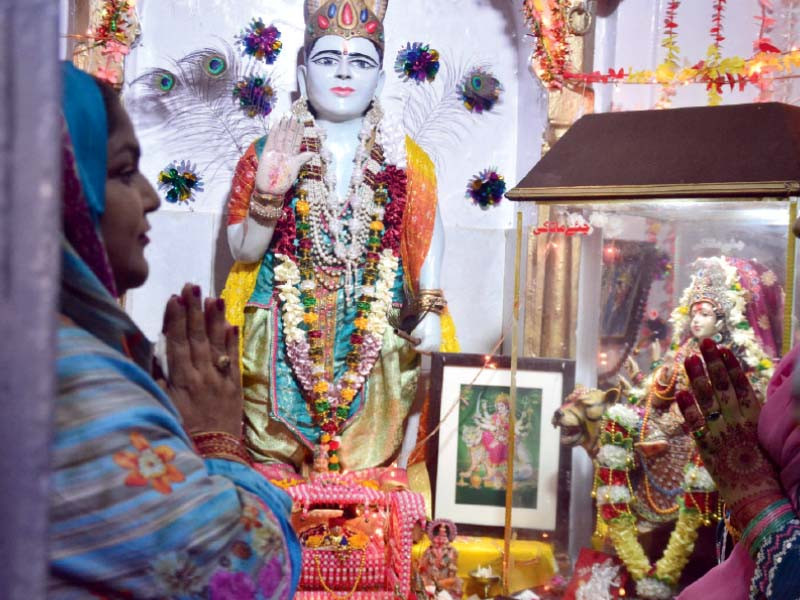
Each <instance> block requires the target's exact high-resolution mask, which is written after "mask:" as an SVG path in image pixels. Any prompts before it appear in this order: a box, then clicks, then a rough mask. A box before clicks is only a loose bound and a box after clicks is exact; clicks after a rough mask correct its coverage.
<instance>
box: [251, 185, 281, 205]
mask: <svg viewBox="0 0 800 600" xmlns="http://www.w3.org/2000/svg"><path fill="white" fill-rule="evenodd" d="M250 199H251V200H255V201H256V202H257V203H258V204H261V205H262V206H265V205H266V206H283V196H280V195H277V194H262V193H261V192H259V191H258V190H257V189H255V188H253V193H252V194H251V195H250Z"/></svg>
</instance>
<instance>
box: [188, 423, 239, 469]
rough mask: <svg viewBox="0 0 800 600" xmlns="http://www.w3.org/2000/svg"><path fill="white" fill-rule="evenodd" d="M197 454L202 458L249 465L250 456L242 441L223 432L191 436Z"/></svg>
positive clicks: (208, 432)
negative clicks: (220, 459)
mask: <svg viewBox="0 0 800 600" xmlns="http://www.w3.org/2000/svg"><path fill="white" fill-rule="evenodd" d="M191 437H192V441H193V442H194V447H195V448H196V449H197V453H198V454H199V455H200V456H202V457H203V458H222V459H225V460H232V461H234V462H238V463H241V464H243V465H250V463H251V461H250V454H248V452H247V448H245V446H244V444H243V443H242V440H241V439H240V438H237V437H236V436H234V435H231V434H230V433H226V432H224V431H203V432H200V433H193V434H192V436H191Z"/></svg>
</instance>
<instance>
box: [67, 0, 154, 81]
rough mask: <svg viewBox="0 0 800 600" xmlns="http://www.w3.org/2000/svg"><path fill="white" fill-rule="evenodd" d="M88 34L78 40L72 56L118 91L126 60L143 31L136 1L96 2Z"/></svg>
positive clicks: (76, 61) (78, 36)
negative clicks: (137, 13) (136, 8)
mask: <svg viewBox="0 0 800 600" xmlns="http://www.w3.org/2000/svg"><path fill="white" fill-rule="evenodd" d="M93 4H94V7H95V8H94V9H93V10H92V12H91V15H90V21H89V22H90V24H91V26H90V28H89V31H88V32H87V33H86V35H73V36H70V37H72V38H75V39H77V40H78V44H77V45H76V47H75V51H74V53H73V62H74V63H75V65H76V66H77V67H79V68H81V69H83V70H84V71H87V72H88V73H91V74H92V75H94V76H96V77H98V78H99V79H103V80H104V81H107V82H109V83H110V84H111V85H113V86H115V87H117V88H119V87H120V86H122V80H123V74H124V61H125V57H126V56H127V55H128V53H129V52H130V49H131V47H132V46H133V45H134V43H135V42H136V40H137V39H138V38H139V34H140V33H141V30H140V28H139V20H138V17H137V15H136V10H135V2H134V1H133V0H105V1H103V2H96V3H93Z"/></svg>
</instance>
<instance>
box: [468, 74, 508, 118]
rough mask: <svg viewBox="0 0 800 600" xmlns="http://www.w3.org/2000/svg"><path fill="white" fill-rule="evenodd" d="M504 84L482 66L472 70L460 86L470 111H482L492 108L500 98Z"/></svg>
mask: <svg viewBox="0 0 800 600" xmlns="http://www.w3.org/2000/svg"><path fill="white" fill-rule="evenodd" d="M502 91H503V86H502V85H501V84H500V81H498V80H497V78H496V77H494V76H493V75H492V74H491V73H489V72H487V71H484V70H483V69H482V68H480V67H475V68H474V69H472V70H470V71H469V72H468V73H467V74H466V76H465V77H464V79H463V81H462V82H461V86H460V88H459V93H460V95H461V101H462V102H463V103H464V106H466V107H467V110H469V111H470V112H476V113H482V112H483V111H485V110H492V107H494V105H495V104H496V103H497V101H498V100H499V99H500V92H502Z"/></svg>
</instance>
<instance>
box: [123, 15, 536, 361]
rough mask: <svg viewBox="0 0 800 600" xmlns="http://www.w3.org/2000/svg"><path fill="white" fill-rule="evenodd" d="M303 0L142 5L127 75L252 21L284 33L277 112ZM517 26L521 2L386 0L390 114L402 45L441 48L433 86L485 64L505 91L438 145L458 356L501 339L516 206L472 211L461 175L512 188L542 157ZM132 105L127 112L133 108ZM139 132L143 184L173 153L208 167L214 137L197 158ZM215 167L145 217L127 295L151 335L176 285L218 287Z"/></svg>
mask: <svg viewBox="0 0 800 600" xmlns="http://www.w3.org/2000/svg"><path fill="white" fill-rule="evenodd" d="M302 6H303V3H302V2H301V1H300V0H269V1H265V0H261V1H255V0H241V1H237V2H228V1H223V0H172V1H170V2H164V1H163V0H139V2H138V8H139V12H140V15H141V20H142V39H141V43H140V44H139V46H138V47H137V48H135V49H134V50H133V51H132V53H131V55H130V57H129V60H128V62H127V71H126V81H128V82H131V81H133V80H134V79H135V78H136V77H138V76H139V75H141V74H142V73H144V72H146V71H147V70H148V69H151V68H154V67H164V68H170V61H171V60H177V59H180V58H181V57H183V56H184V55H186V54H187V53H189V52H191V51H193V50H197V49H200V48H203V47H206V46H209V45H212V46H213V45H216V44H218V43H219V42H220V40H225V41H227V42H228V43H233V36H234V35H235V34H236V33H238V32H239V31H240V30H241V28H242V27H244V26H245V25H246V24H247V22H248V21H249V20H250V19H251V18H252V17H254V16H260V17H262V18H263V19H264V20H265V22H273V23H274V24H275V25H276V26H278V28H279V29H280V30H281V31H282V32H283V37H282V41H283V42H284V48H283V51H282V53H281V55H280V57H279V59H278V61H277V63H276V64H275V65H274V71H273V77H274V79H275V81H276V82H277V83H278V85H279V87H280V101H279V105H278V107H277V109H276V111H275V112H274V113H273V114H280V113H283V112H285V111H286V110H288V108H289V105H290V100H289V94H290V92H293V91H294V89H295V76H294V71H295V62H296V61H295V58H296V55H297V51H298V48H299V47H300V46H301V44H302V26H303V20H302V19H303V15H302V12H303V11H302ZM524 33H525V30H524V29H523V28H522V25H521V15H520V14H519V13H518V7H517V6H515V5H512V4H511V3H508V2H506V1H504V0H438V1H437V2H426V1H424V0H402V1H401V0H394V1H393V2H390V5H389V12H388V15H387V18H386V34H387V42H386V64H385V67H386V69H387V72H388V81H387V86H386V89H385V91H384V94H383V101H384V105H385V106H387V107H388V108H389V109H390V112H392V111H395V112H396V111H398V110H400V109H401V108H402V105H403V102H404V101H405V99H404V96H405V95H406V94H408V93H409V92H412V93H419V90H415V86H414V84H411V83H404V82H402V81H400V80H399V78H398V77H397V75H396V74H395V73H394V72H393V63H394V59H395V56H396V53H397V51H398V50H399V49H400V48H401V47H402V46H404V45H405V43H406V42H414V41H420V42H430V43H431V45H432V47H434V48H436V49H437V50H439V52H440V53H441V60H442V63H443V71H442V72H441V73H440V75H439V77H438V78H437V82H436V83H435V84H434V85H436V86H438V87H437V88H436V89H437V90H440V91H441V88H442V85H443V83H444V81H445V79H446V73H445V72H444V68H445V66H444V65H446V66H451V67H452V66H458V65H465V64H485V65H488V66H489V67H490V68H491V69H492V71H493V72H494V73H495V75H496V76H497V77H498V78H499V79H500V80H501V82H502V83H503V85H504V87H505V91H504V93H503V96H502V102H501V103H500V104H499V105H498V106H497V107H496V108H495V109H494V110H493V111H492V113H489V114H484V115H482V116H473V115H470V114H469V113H468V112H467V111H466V110H465V109H464V110H460V111H456V113H454V114H455V115H457V119H455V120H454V122H453V123H452V125H453V127H455V128H461V130H462V132H463V134H462V135H461V137H460V141H459V142H458V143H452V142H451V141H448V140H442V141H440V143H439V144H438V147H439V154H440V155H441V157H442V158H441V160H440V163H439V168H438V176H439V202H440V207H441V210H442V215H443V218H444V223H445V229H446V233H447V252H446V258H445V269H444V272H445V275H444V281H443V287H444V289H445V292H446V294H447V297H448V299H449V301H450V306H451V310H452V312H453V315H454V318H455V321H456V326H457V327H458V333H459V338H460V340H461V343H462V347H463V350H464V351H466V352H485V351H487V350H489V349H490V348H491V347H492V346H493V345H494V343H495V342H496V341H497V339H498V338H499V336H500V333H501V329H502V314H503V302H504V291H503V282H504V269H505V252H506V248H505V246H506V242H505V231H506V230H507V229H508V228H509V227H510V226H511V222H512V218H513V213H514V206H513V205H512V204H511V203H509V202H507V201H506V202H503V203H502V204H501V205H500V206H499V207H496V208H493V209H491V210H488V211H482V210H480V209H479V208H477V207H475V206H473V205H472V204H471V203H470V201H469V200H467V199H465V197H464V195H465V190H466V185H467V182H468V180H469V179H470V178H471V177H472V175H474V174H475V173H477V172H479V171H481V170H483V169H485V168H487V167H496V168H498V169H499V171H500V172H501V173H502V174H504V175H505V177H506V180H507V182H508V185H509V187H511V186H513V185H514V184H516V182H517V181H518V179H519V178H521V177H522V176H523V175H525V174H526V173H527V170H528V169H530V167H532V166H533V164H534V162H535V161H536V160H537V159H538V157H539V147H540V145H541V143H540V140H541V133H542V129H543V126H544V123H545V120H546V114H545V110H544V106H543V95H542V92H541V88H540V86H539V85H538V82H536V81H535V80H534V78H533V76H532V75H531V74H530V73H529V71H528V69H527V57H528V55H529V53H530V39H529V38H527V37H525V36H524ZM128 98H129V100H131V98H130V95H129V97H128ZM133 100H135V98H133ZM130 108H131V110H132V111H133V112H134V113H135V112H136V106H135V103H133V102H131V103H130ZM134 116H136V115H135V114H134ZM140 125H141V124H140ZM519 131H523V132H524V133H523V134H521V135H520V134H519V133H518V132H519ZM139 135H140V138H141V142H142V145H143V151H144V160H143V161H142V167H143V171H144V173H145V174H146V175H147V176H148V178H150V180H151V181H155V179H156V177H157V174H158V172H159V171H160V170H161V169H162V168H163V167H164V166H165V165H166V164H167V163H169V162H170V161H171V160H173V159H178V160H180V159H192V160H195V161H197V160H201V159H202V161H201V162H203V163H204V164H205V163H206V162H209V161H208V158H209V156H208V150H209V148H210V149H211V151H212V152H213V147H214V141H213V140H211V141H210V143H209V148H198V150H197V151H198V155H199V156H200V158H197V157H193V156H175V155H174V154H173V153H174V149H171V148H172V147H171V143H170V140H169V139H167V140H165V139H164V138H163V136H162V135H161V133H160V132H159V131H158V129H157V128H152V127H151V128H149V129H148V128H146V127H139ZM177 135H179V133H178V134H177ZM212 158H213V156H212ZM223 162H224V164H223V165H222V166H221V168H220V170H219V174H218V175H217V176H216V178H214V179H211V180H208V178H207V182H206V191H205V192H203V193H202V194H200V195H199V196H198V200H197V202H196V203H194V204H193V205H192V206H191V208H187V207H186V206H176V205H168V204H166V203H164V204H162V209H161V210H160V211H159V212H158V213H156V214H155V215H153V217H152V219H151V221H152V224H153V228H154V231H153V235H151V239H152V240H153V242H152V243H151V245H150V246H149V247H148V251H147V255H148V259H149V261H150V264H151V277H150V279H149V280H148V283H147V284H146V285H145V286H144V287H143V288H141V289H139V290H134V291H132V292H131V293H130V294H129V295H128V298H127V299H126V307H127V308H128V310H129V311H130V312H131V313H132V315H133V316H134V318H135V320H136V321H137V323H139V324H140V325H142V326H143V328H144V331H145V333H146V334H147V335H148V336H149V337H151V338H154V337H155V336H156V335H157V333H158V331H159V330H160V323H161V307H162V306H163V305H164V303H165V301H166V299H167V298H168V297H169V295H170V294H172V293H174V292H175V291H176V290H178V289H179V288H180V286H181V284H182V283H183V282H184V281H187V280H188V281H193V282H196V283H199V284H200V285H201V286H202V287H203V290H204V292H207V291H208V290H211V291H212V292H214V293H217V292H219V290H220V289H221V285H222V283H223V279H222V277H223V275H222V273H224V271H225V270H226V269H227V264H228V263H227V261H228V260H229V257H228V253H227V249H226V247H225V243H224V235H223V234H222V233H221V232H220V224H221V220H222V208H223V206H224V202H225V197H226V195H227V191H228V185H229V182H230V170H231V169H232V167H233V165H232V164H230V161H223ZM210 171H211V169H210V167H209V168H208V172H210ZM204 174H206V175H207V173H204ZM215 268H216V274H215Z"/></svg>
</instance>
